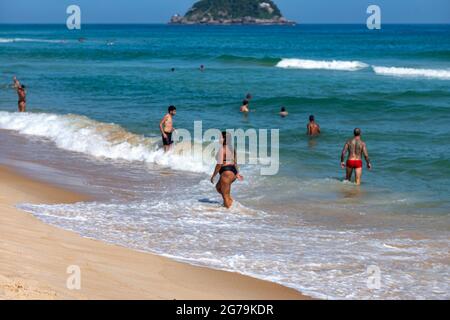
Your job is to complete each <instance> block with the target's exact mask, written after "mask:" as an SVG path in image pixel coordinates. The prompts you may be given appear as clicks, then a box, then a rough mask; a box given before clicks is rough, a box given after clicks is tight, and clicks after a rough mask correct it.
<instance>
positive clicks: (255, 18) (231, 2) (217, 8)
mask: <svg viewBox="0 0 450 320" xmlns="http://www.w3.org/2000/svg"><path fill="white" fill-rule="evenodd" d="M170 23H171V24H266V25H270V24H278V25H280V24H295V23H294V22H293V21H289V20H287V19H285V18H284V17H283V15H282V13H281V11H280V9H279V8H278V6H277V5H276V4H275V3H274V2H273V1H272V0H200V1H197V2H196V3H195V4H194V5H193V6H192V8H191V9H189V10H188V12H187V13H186V14H185V15H184V16H181V15H174V16H173V17H172V19H171V21H170Z"/></svg>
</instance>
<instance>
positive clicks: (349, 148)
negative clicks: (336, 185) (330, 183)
mask: <svg viewBox="0 0 450 320" xmlns="http://www.w3.org/2000/svg"><path fill="white" fill-rule="evenodd" d="M353 133H354V137H353V139H351V140H348V141H347V142H346V143H345V146H344V149H343V150H342V154H341V167H342V169H346V170H347V171H346V177H345V180H347V181H351V180H352V175H353V171H355V183H356V184H357V185H360V184H361V176H362V168H363V162H362V156H363V155H364V158H365V160H366V163H367V168H368V169H369V170H371V169H372V164H371V163H370V159H369V152H368V151H367V146H366V144H365V143H364V141H362V140H361V129H359V128H356V129H355V130H354V132H353ZM346 155H348V159H347V163H345V162H344V159H345V156H346Z"/></svg>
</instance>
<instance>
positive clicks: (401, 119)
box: [0, 25, 450, 298]
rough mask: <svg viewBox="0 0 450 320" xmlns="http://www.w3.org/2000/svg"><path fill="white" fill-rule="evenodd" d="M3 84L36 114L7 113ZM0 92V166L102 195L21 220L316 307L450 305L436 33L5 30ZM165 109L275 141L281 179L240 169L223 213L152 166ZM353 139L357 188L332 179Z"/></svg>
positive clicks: (448, 57) (447, 51)
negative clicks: (373, 278) (268, 287)
mask: <svg viewBox="0 0 450 320" xmlns="http://www.w3.org/2000/svg"><path fill="white" fill-rule="evenodd" d="M79 38H85V41H83V42H80V41H79V40H78V39H79ZM200 65H205V67H206V69H205V71H204V72H200V71H199V66H200ZM171 68H175V72H171V71H170V69H171ZM14 74H16V75H17V76H18V78H19V79H20V80H21V81H22V82H23V83H24V84H25V85H26V86H27V88H28V108H29V111H30V114H26V115H18V114H16V113H14V111H15V109H16V105H17V98H16V96H15V93H14V92H13V90H11V89H10V88H9V87H8V85H9V84H10V82H11V77H12V76H13V75H14ZM0 78H1V79H2V80H1V83H0V110H2V111H0V128H2V129H8V130H12V131H4V132H3V135H5V137H7V138H5V139H3V140H5V141H4V143H3V145H2V159H3V160H2V161H3V162H8V161H10V160H11V159H14V160H17V159H20V161H27V162H29V163H33V164H34V166H39V167H38V168H39V170H36V171H38V172H45V173H46V175H51V176H52V177H56V178H55V179H56V180H58V179H59V180H60V181H63V182H64V183H67V176H70V177H71V178H72V179H73V181H75V180H76V181H77V182H74V184H77V185H78V186H79V185H80V184H81V185H83V188H85V187H86V188H92V190H93V191H92V192H94V191H95V192H98V193H99V194H102V195H103V200H102V201H99V202H96V203H87V204H78V205H76V206H41V207H39V206H29V205H25V206H24V208H25V209H27V210H28V211H30V212H32V213H34V214H35V215H37V216H38V217H40V218H41V219H43V220H44V221H46V222H49V223H52V224H56V225H59V226H62V227H65V228H68V229H71V230H75V231H78V232H80V233H81V234H83V235H86V236H92V237H96V238H99V239H102V240H105V241H110V242H113V243H120V244H124V245H127V246H130V247H133V248H137V249H141V250H149V251H154V252H158V253H160V254H165V255H169V256H172V257H175V258H177V259H181V260H184V261H188V262H191V263H195V264H202V265H208V266H211V267H215V268H221V269H227V270H234V271H239V272H243V273H246V274H252V275H254V276H258V277H261V278H265V279H269V280H273V281H277V282H280V283H283V284H286V285H289V286H292V287H294V288H297V289H299V290H302V291H304V292H306V293H309V294H312V295H315V296H319V297H329V298H364V297H374V298H377V297H381V298H406V297H417V296H423V297H436V298H448V297H449V292H450V291H449V288H448V281H447V280H448V276H449V256H448V240H449V227H450V223H449V222H450V221H449V212H450V201H449V198H450V197H449V196H450V192H449V187H450V157H449V154H450V152H449V151H450V149H449V147H448V141H449V139H450V126H449V123H450V111H449V110H450V109H449V108H450V90H449V89H450V26H448V25H398V26H394V25H387V26H384V27H383V29H382V30H380V31H371V30H367V28H366V27H365V26H362V25H361V26H359V25H306V26H303V25H300V26H296V27H251V26H245V27H244V26H226V27H220V26H215V27H212V26H165V25H120V26H119V25H115V26H107V25H87V26H83V29H82V30H81V31H68V30H67V29H65V27H64V26H54V25H52V26H50V25H49V26H47V25H39V26H33V25H27V26H18V25H1V26H0ZM248 92H250V93H251V94H252V95H253V99H252V101H251V108H252V109H254V110H255V112H253V113H251V114H250V115H249V116H248V117H243V116H242V115H241V114H240V113H239V112H238V111H239V106H240V103H241V100H242V99H243V98H244V97H245V95H246V94H247V93H248ZM169 104H175V105H176V106H177V108H178V114H177V116H176V119H175V121H176V127H178V128H186V129H189V130H192V129H193V122H194V121H196V120H202V121H203V128H204V129H208V128H219V129H227V128H243V129H250V128H266V129H280V163H281V168H280V172H279V174H278V175H276V176H269V177H262V176H259V175H258V172H259V171H258V170H257V168H256V167H255V166H244V167H243V172H244V175H246V178H247V179H246V182H244V183H243V184H237V185H236V186H235V188H234V196H235V198H236V200H237V201H238V203H237V205H236V208H234V209H233V210H232V211H231V212H227V211H225V210H223V209H221V208H220V206H219V205H218V204H217V203H216V202H217V201H219V200H220V199H219V198H218V197H217V196H216V195H215V194H214V190H213V189H212V187H211V185H210V184H209V183H208V181H207V180H208V175H207V173H208V174H209V172H208V169H209V168H205V166H203V165H202V164H196V163H193V162H192V159H185V158H179V157H176V156H170V155H169V156H167V155H163V154H162V153H161V150H160V146H159V139H160V138H159V133H158V132H159V131H158V124H159V120H160V118H161V117H162V116H163V114H164V112H165V111H166V109H167V106H168V105H169ZM280 106H285V107H286V108H287V109H288V111H289V112H290V116H289V117H287V118H285V119H282V118H280V117H279V116H278V114H277V113H278V111H279V109H280ZM68 114H72V115H70V116H69V115H68ZM310 114H314V115H315V116H316V119H317V121H318V122H319V123H320V125H321V127H322V130H323V134H322V136H321V137H320V138H317V139H313V140H311V139H309V138H307V137H306V136H305V131H306V123H307V119H308V116H309V115H310ZM80 116H84V117H80ZM119 126H120V127H119ZM355 127H361V129H362V131H363V139H364V140H365V141H366V142H367V145H368V149H369V153H370V157H371V159H372V162H373V166H374V169H373V170H372V172H370V173H369V172H367V170H366V172H365V173H364V177H363V185H362V186H361V187H360V188H358V187H356V186H353V185H351V184H348V183H344V182H342V177H343V174H344V173H343V171H342V170H341V169H340V167H339V157H340V151H341V149H342V146H343V144H344V142H345V140H346V139H348V138H349V137H350V136H351V135H352V131H353V129H354V128H355ZM30 150H31V151H30ZM44 159H45V160H44ZM15 162H16V163H17V161H15ZM29 167H30V165H28V168H29ZM44 167H45V170H44V169H43V168H44ZM56 172H58V174H56ZM95 174H97V177H96V176H95ZM65 175H66V176H65ZM100 177H101V178H100ZM155 180H158V181H159V182H155ZM71 181H72V180H71ZM79 181H82V182H79ZM69 184H70V183H69ZM119 186H120V187H119ZM166 188H167V189H166ZM369 265H377V266H379V267H380V269H381V271H382V274H383V275H384V278H383V280H384V286H383V287H382V288H381V289H380V290H375V291H373V290H369V289H367V288H366V283H365V279H366V277H367V275H366V268H367V266H369Z"/></svg>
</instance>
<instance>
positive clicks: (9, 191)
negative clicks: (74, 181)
mask: <svg viewBox="0 0 450 320" xmlns="http://www.w3.org/2000/svg"><path fill="white" fill-rule="evenodd" d="M0 189H1V192H0V257H1V259H0V299H307V297H305V296H303V295H301V294H300V293H298V292H297V291H295V290H292V289H289V288H286V287H283V286H280V285H277V284H273V283H270V282H266V281H261V280H257V279H253V278H251V277H246V276H242V275H239V274H235V273H229V272H222V271H216V270H211V269H207V268H201V267H195V266H191V265H188V264H183V263H178V262H175V261H172V260H170V259H166V258H164V257H159V256H156V255H152V254H147V253H141V252H136V251H132V250H129V249H126V248H122V247H118V246H113V245H108V244H105V243H102V242H99V241H95V240H91V239H86V238H82V237H81V236H79V235H77V234H75V233H72V232H68V231H64V230H61V229H58V228H55V227H52V226H49V225H46V224H44V223H42V222H41V221H39V220H37V219H36V218H34V217H33V216H31V215H29V214H27V213H24V212H21V211H19V210H17V209H16V208H15V207H14V206H15V204H17V203H23V202H27V203H73V202H78V201H81V200H85V199H86V197H84V196H82V195H79V194H76V193H73V192H69V191H66V190H62V189H60V188H58V187H56V186H51V185H48V184H44V183H42V182H39V181H35V180H32V179H30V178H27V177H25V176H23V175H21V174H18V173H16V172H14V171H12V170H10V169H8V168H5V167H0ZM71 265H77V266H79V267H80V269H81V290H69V289H67V287H66V281H67V278H68V277H69V276H70V275H69V274H67V268H68V266H71Z"/></svg>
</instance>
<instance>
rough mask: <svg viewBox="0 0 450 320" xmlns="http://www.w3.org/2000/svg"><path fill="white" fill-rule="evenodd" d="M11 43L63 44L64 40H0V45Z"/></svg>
mask: <svg viewBox="0 0 450 320" xmlns="http://www.w3.org/2000/svg"><path fill="white" fill-rule="evenodd" d="M12 42H43V43H64V42H66V40H51V39H32V38H0V43H12Z"/></svg>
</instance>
